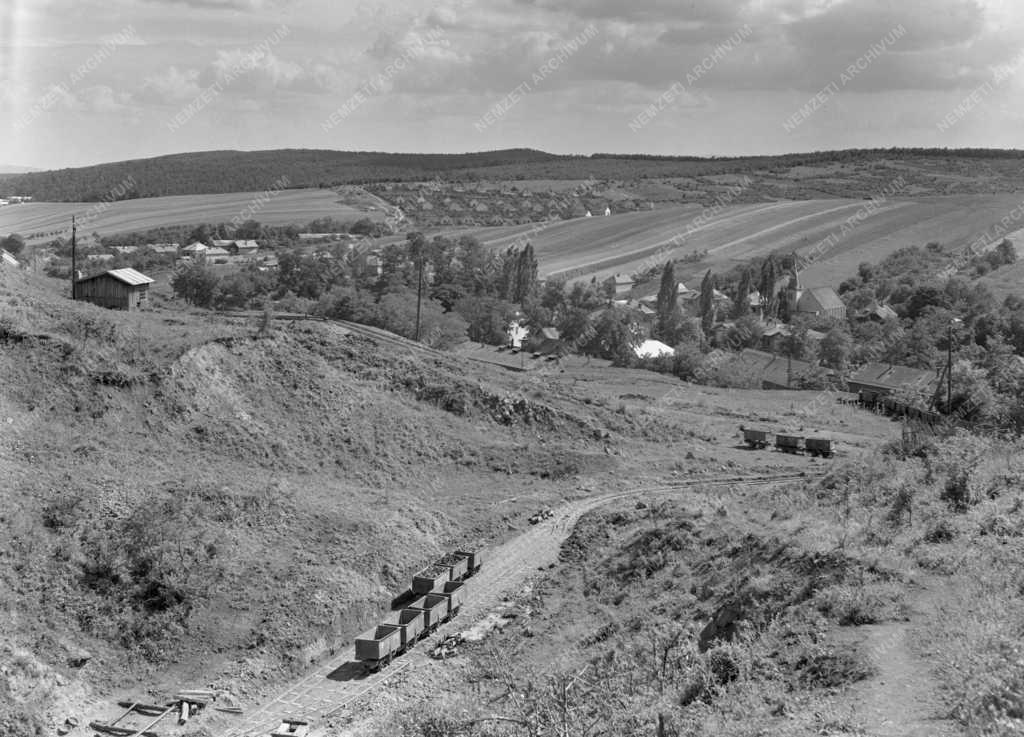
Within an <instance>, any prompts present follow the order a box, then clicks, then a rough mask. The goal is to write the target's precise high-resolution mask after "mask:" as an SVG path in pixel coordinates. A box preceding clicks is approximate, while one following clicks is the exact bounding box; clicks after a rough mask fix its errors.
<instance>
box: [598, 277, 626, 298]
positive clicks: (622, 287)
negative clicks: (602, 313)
mask: <svg viewBox="0 0 1024 737" xmlns="http://www.w3.org/2000/svg"><path fill="white" fill-rule="evenodd" d="M602 284H604V285H605V286H607V287H608V288H609V289H614V293H615V296H616V297H618V296H619V295H622V294H629V292H631V291H632V289H633V277H631V276H629V275H628V274H616V275H615V276H609V277H608V278H607V279H605V280H604V281H603V282H602Z"/></svg>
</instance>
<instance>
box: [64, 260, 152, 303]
mask: <svg viewBox="0 0 1024 737" xmlns="http://www.w3.org/2000/svg"><path fill="white" fill-rule="evenodd" d="M152 283H153V280H152V279H150V278H149V277H148V276H146V275H145V274H142V273H140V272H138V271H136V270H135V269H111V270H110V271H105V272H103V273H102V274H97V275H96V276H90V277H88V278H86V279H80V280H79V281H78V282H77V283H76V284H75V299H78V300H81V301H83V302H92V303H93V304H94V305H99V306H100V307H109V308H111V309H115V310H137V309H139V308H140V307H142V306H143V305H145V304H146V299H147V297H148V292H149V285H150V284H152Z"/></svg>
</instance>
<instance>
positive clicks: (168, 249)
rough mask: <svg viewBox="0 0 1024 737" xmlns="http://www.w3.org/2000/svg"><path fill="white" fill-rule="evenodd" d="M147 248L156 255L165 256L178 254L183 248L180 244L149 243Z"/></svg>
mask: <svg viewBox="0 0 1024 737" xmlns="http://www.w3.org/2000/svg"><path fill="white" fill-rule="evenodd" d="M200 245H202V244H200ZM146 248H148V249H150V250H151V251H153V252H154V253H163V254H175V255H176V254H177V253H178V250H179V249H180V248H181V244H180V243H147V244H146Z"/></svg>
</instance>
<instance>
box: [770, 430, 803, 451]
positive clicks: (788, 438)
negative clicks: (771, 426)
mask: <svg viewBox="0 0 1024 737" xmlns="http://www.w3.org/2000/svg"><path fill="white" fill-rule="evenodd" d="M775 447H776V449H777V450H781V451H782V452H783V453H803V452H804V439H803V437H801V436H800V435H783V434H782V433H779V434H778V435H776V436H775Z"/></svg>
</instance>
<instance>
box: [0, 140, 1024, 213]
mask: <svg viewBox="0 0 1024 737" xmlns="http://www.w3.org/2000/svg"><path fill="white" fill-rule="evenodd" d="M1021 158H1024V151H1018V150H997V149H956V150H953V149H895V148H893V149H850V150H846V151H822V152H814V153H805V154H786V155H783V156H756V157H724V158H719V157H713V158H700V157H693V156H647V155H634V154H593V155H591V156H562V155H556V154H549V153H545V152H543V151H536V150H533V149H508V150H503V151H485V152H478V153H466V154H396V153H379V152H366V151H355V152H352V151H329V150H314V149H280V150H274V151H203V152H196V153H188V154H174V155H170V156H159V157H156V158H152V159H137V160H133V161H120V162H115V163H110V164H99V165H96V166H88V167H81V168H77V169H60V170H55V171H43V172H30V173H26V174H19V175H14V176H9V177H8V176H5V177H4V181H5V188H7V189H11V190H12V191H14V190H16V191H17V193H18V194H25V195H31V196H33V197H35V198H36V199H37V200H43V201H51V202H94V201H100V200H103V199H108V198H110V197H111V196H112V193H113V194H117V195H118V196H117V198H118V199H135V198H138V197H159V196H165V195H186V194H220V193H227V192H244V191H253V190H263V189H266V188H268V187H270V186H272V185H273V184H274V183H275V182H278V181H280V180H281V177H287V181H288V182H289V186H290V187H293V188H307V187H330V186H336V185H340V184H350V183H368V182H408V181H423V180H426V179H433V178H435V177H440V178H441V179H444V180H457V179H461V180H465V181H473V180H478V179H499V180H527V179H557V180H579V179H585V178H589V177H594V178H598V179H623V180H625V179H629V180H637V179H651V178H672V177H693V176H710V175H716V174H739V173H748V172H761V173H766V172H771V171H772V170H774V169H785V168H792V167H822V166H828V165H833V164H835V165H846V164H853V163H856V164H865V163H871V162H876V161H877V162H884V161H889V162H891V161H893V160H899V161H904V162H913V161H925V160H927V161H928V162H929V163H930V164H931V165H932V166H934V165H936V164H942V168H943V169H948V170H949V171H951V172H952V171H955V172H956V174H957V175H958V176H959V177H967V178H968V179H975V178H976V179H977V180H978V184H979V185H980V184H981V183H985V184H986V186H989V187H992V186H994V185H993V183H994V182H1000V181H1001V182H1004V183H1005V182H1006V181H1008V180H1014V181H1015V179H1016V178H1017V177H1019V175H1020V159H1021ZM126 183H127V184H126ZM1001 189H1002V190H1003V191H1005V190H1006V187H1005V186H1004V187H1001Z"/></svg>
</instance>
